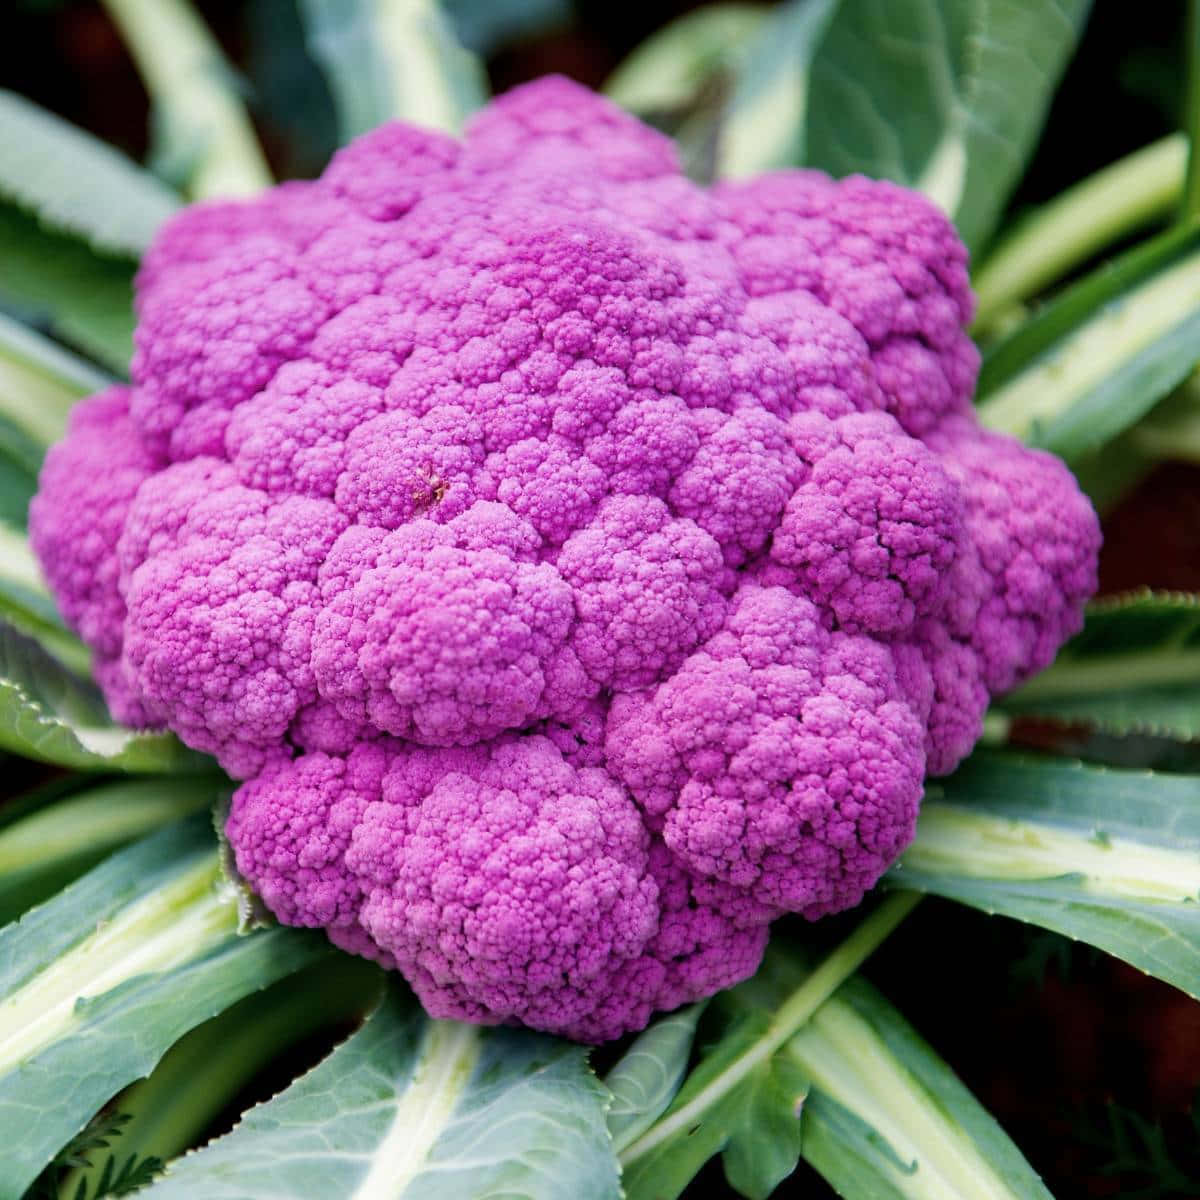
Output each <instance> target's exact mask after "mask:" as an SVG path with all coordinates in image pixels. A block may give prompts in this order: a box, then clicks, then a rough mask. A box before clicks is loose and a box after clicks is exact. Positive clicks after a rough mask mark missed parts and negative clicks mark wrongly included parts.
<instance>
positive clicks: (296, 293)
mask: <svg viewBox="0 0 1200 1200" xmlns="http://www.w3.org/2000/svg"><path fill="white" fill-rule="evenodd" d="M971 306H972V299H971V295H970V291H969V288H968V284H967V273H966V252H965V250H964V249H963V247H962V245H961V243H960V242H959V240H958V238H957V236H956V235H955V233H954V230H953V228H952V227H951V225H950V224H949V222H948V221H947V220H946V219H945V217H944V216H942V214H941V213H939V212H938V210H937V209H936V208H935V207H934V206H933V205H931V204H930V203H929V202H928V201H926V200H925V199H924V198H922V197H921V196H919V195H916V194H914V193H912V192H908V191H906V190H904V189H903V188H899V187H896V186H894V185H892V184H887V183H875V182H872V181H870V180H866V179H862V178H852V179H846V180H842V181H840V182H835V181H833V180H831V179H829V178H827V177H826V176H824V175H821V174H820V173H818V172H813V171H782V172H776V173H773V174H770V175H766V176H763V177H761V178H759V179H756V180H750V181H746V182H737V183H726V184H722V185H719V186H717V187H716V188H713V189H712V190H705V189H703V188H700V187H697V186H696V185H694V184H692V183H691V182H690V181H689V180H687V179H686V178H684V176H683V175H682V173H681V172H680V170H679V166H678V162H677V160H676V156H675V151H674V148H673V147H672V145H671V143H670V141H669V140H668V139H666V138H664V137H663V136H661V135H660V134H658V133H656V132H654V131H652V130H650V129H648V128H646V127H645V126H643V125H641V124H640V123H639V122H637V121H636V120H634V119H633V118H632V117H630V116H629V115H627V114H625V113H623V112H621V111H620V110H619V109H617V108H616V107H615V106H613V105H612V104H610V103H608V102H607V101H604V100H602V99H600V98H598V97H596V96H594V95H591V94H590V93H588V92H586V91H585V90H583V89H582V88H579V87H577V86H575V85H574V84H571V83H568V82H567V81H566V80H562V79H548V80H542V81H540V82H537V83H534V84H530V85H528V86H526V87H523V88H519V89H517V90H515V91H513V92H511V93H509V94H508V95H506V96H504V97H501V98H500V99H498V100H496V101H494V102H493V103H492V104H491V105H489V106H488V107H487V108H486V109H484V110H483V111H482V112H481V113H479V114H478V115H477V116H476V117H475V118H474V119H473V120H472V122H471V123H470V125H469V127H468V129H467V132H466V136H465V138H464V139H463V140H462V141H461V142H458V141H455V140H453V139H451V138H448V137H445V136H444V135H442V134H436V133H430V132H426V131H422V130H417V129H413V128H411V127H409V126H406V125H402V124H398V123H393V124H389V125H385V126H383V127H382V128H380V129H378V130H375V131H374V132H372V133H370V134H367V135H365V136H364V137H362V138H359V139H358V140H357V141H356V142H354V143H353V144H352V145H350V146H348V147H346V148H345V149H343V150H342V151H340V152H339V153H338V155H337V156H336V157H335V159H334V160H333V162H332V163H331V164H330V165H329V167H328V169H327V170H326V172H325V174H324V175H323V176H322V178H321V179H319V180H316V181H314V182H310V183H292V184H286V185H283V186H281V187H278V188H275V189H273V190H271V191H270V192H268V193H266V194H265V195H263V196H261V197H258V198H257V199H254V200H252V201H247V202H224V203H216V204H206V205H198V206H195V207H193V208H190V209H187V210H185V211H184V212H183V213H181V214H179V215H178V216H176V217H175V218H173V219H172V220H171V221H170V222H169V223H168V224H167V226H166V227H165V228H164V229H163V230H162V232H161V233H160V234H159V236H158V238H157V239H156V241H155V244H154V245H153V246H152V247H151V249H150V251H149V253H148V254H147V256H146V259H145V261H144V263H143V266H142V269H141V272H140V274H139V279H138V298H137V307H138V314H139V326H138V331H137V335H136V346H137V351H136V355H135V359H134V363H133V381H134V382H133V386H132V388H114V389H111V390H109V391H108V392H105V393H102V394H101V395H99V396H97V397H94V398H92V399H91V400H89V401H86V402H85V403H84V404H82V405H81V406H80V407H79V409H78V410H77V412H76V414H75V415H74V417H73V418H72V422H71V426H70V429H69V431H68V434H67V437H66V439H65V440H64V441H63V442H62V443H61V444H60V445H59V446H57V447H55V448H54V449H53V450H52V451H51V452H50V454H49V456H48V458H47V461H46V466H45V468H44V472H43V475H42V481H41V491H40V493H39V495H38V497H37V499H36V501H35V503H34V505H33V508H32V511H31V531H32V538H33V544H34V547H35V549H36V551H37V553H38V555H39V556H40V557H41V559H42V562H43V563H44V565H45V567H46V571H47V576H48V578H49V580H50V583H51V586H52V588H53V590H54V592H55V595H56V596H57V598H58V600H59V603H60V606H61V608H62V610H63V612H64V615H65V616H66V617H67V619H68V620H69V621H70V622H71V623H72V624H73V625H74V626H75V627H76V628H77V629H78V630H79V631H80V633H81V635H82V636H83V638H84V639H85V640H86V641H87V642H88V644H89V645H90V646H91V647H92V648H93V649H94V650H95V652H96V656H97V673H98V677H99V679H100V682H101V684H102V686H103V687H104V689H105V692H106V694H107V695H108V698H109V700H110V703H111V704H112V706H113V708H114V710H115V711H116V712H117V714H118V715H119V716H121V717H122V718H124V719H125V720H127V721H130V722H132V723H135V724H139V725H159V726H166V727H169V728H171V729H173V730H175V731H176V732H177V733H178V734H179V735H180V737H182V738H183V740H184V741H186V742H187V743H188V744H190V745H192V746H195V747H197V748H200V749H202V750H207V751H211V752H212V753H214V754H216V755H217V757H218V758H219V759H220V761H221V762H222V764H223V765H224V766H225V767H226V768H227V769H228V770H229V771H230V772H231V773H232V774H233V775H234V776H236V777H237V778H239V779H240V780H242V781H244V782H243V783H242V786H241V787H240V788H239V790H238V792H237V794H236V795H235V798H234V802H233V808H232V812H231V815H230V819H229V824H228V832H229V836H230V840H231V842H232V844H233V847H234V850H235V852H236V855H237V860H238V864H239V867H240V869H241V870H242V872H243V873H244V875H245V876H246V878H247V879H248V880H249V881H250V882H251V884H253V886H254V887H255V888H256V889H257V890H258V891H259V893H260V894H261V895H262V897H263V899H264V900H265V901H266V903H267V904H268V905H269V906H270V907H271V908H272V910H273V911H274V912H275V913H276V914H277V915H278V917H279V918H280V920H282V921H285V922H287V923H290V924H296V925H306V926H314V927H318V928H324V929H325V930H326V931H327V933H328V935H329V937H330V938H331V939H332V940H333V941H334V942H335V943H336V944H337V945H339V946H342V947H344V948H346V949H348V950H350V951H352V952H354V953H358V954H365V955H368V956H370V957H373V958H376V959H377V960H379V961H380V962H381V963H383V964H384V965H385V966H387V967H389V968H397V969H399V970H401V971H403V972H404V974H405V975H406V976H407V977H408V978H409V979H410V981H411V982H412V983H413V986H414V987H415V988H416V990H417V992H418V994H419V995H420V996H421V997H422V999H423V1001H424V1002H425V1004H426V1005H427V1007H428V1008H429V1010H430V1011H431V1012H434V1013H436V1014H438V1015H443V1016H455V1017H462V1018H466V1019H470V1020H476V1021H487V1022H497V1021H521V1022H524V1023H525V1024H528V1025H532V1026H535V1027H537V1028H541V1029H548V1030H552V1031H555V1032H558V1033H564V1034H567V1035H568V1036H571V1037H577V1038H582V1039H587V1040H603V1039H605V1038H611V1037H615V1036H617V1035H619V1034H621V1033H622V1032H625V1031H627V1030H630V1029H634V1028H638V1027H640V1026H641V1025H643V1024H644V1023H645V1022H646V1021H647V1020H648V1019H649V1017H650V1014H651V1013H652V1012H653V1011H655V1010H656V1009H661V1008H670V1007H674V1006H676V1005H678V1004H681V1003H684V1002H686V1001H689V1000H693V999H696V998H699V997H701V996H705V995H708V994H710V993H711V992H713V991H715V990H717V989H718V988H721V987H725V986H727V985H729V984H731V983H733V982H736V981H737V980H738V979H740V978H744V977H745V976H747V975H748V974H750V973H751V972H752V971H753V970H754V969H755V967H756V965H757V963H758V960H759V957H760V955H761V953H762V949H763V946H764V944H765V939H766V936H767V928H768V926H769V924H770V922H771V921H772V920H773V919H774V918H775V917H777V916H778V915H780V913H782V912H784V911H793V912H799V913H802V914H804V915H805V916H807V917H817V916H820V915H821V914H824V913H829V912H834V911H837V910H838V909H841V908H845V907H846V906H848V905H851V904H854V903H856V902H857V901H858V900H859V899H860V898H861V896H862V895H863V893H864V891H865V890H866V889H868V888H870V887H871V886H872V885H873V884H874V883H875V881H876V880H877V879H878V877H879V876H880V874H881V873H882V872H883V871H884V870H886V868H887V867H888V865H889V863H890V862H891V861H892V860H893V859H894V858H895V857H896V855H897V854H898V853H899V852H900V850H901V849H902V848H903V847H904V845H905V843H906V842H907V840H908V839H909V838H910V837H911V836H912V831H913V827H914V822H915V819H916V812H917V805H918V801H919V798H920V793H921V785H922V780H923V778H924V776H925V775H926V774H929V773H933V774H940V773H944V772H946V771H949V770H951V769H953V767H954V766H955V764H956V763H957V762H958V761H959V760H960V759H961V758H962V757H963V756H964V755H965V754H966V753H967V752H968V751H969V750H970V748H971V745H972V744H973V743H974V741H975V739H976V738H977V737H978V734H979V730H980V723H981V720H982V715H983V712H984V709H985V707H986V705H987V703H988V700H989V697H990V696H991V695H994V694H996V693H998V692H1000V691H1003V690H1005V689H1007V688H1010V687H1012V686H1015V685H1016V684H1017V683H1019V682H1020V681H1021V680H1022V679H1024V678H1026V677H1027V676H1028V675H1029V674H1031V673H1032V672H1034V671H1036V670H1038V669H1039V668H1040V667H1042V666H1044V665H1045V664H1046V663H1047V662H1049V660H1050V658H1051V657H1052V656H1053V654H1054V652H1055V650H1056V648H1057V647H1058V645H1060V644H1061V642H1062V641H1063V640H1064V639H1065V638H1066V637H1068V636H1069V635H1070V634H1071V633H1073V632H1074V631H1075V630H1076V629H1077V628H1078V627H1079V623H1080V620H1081V610H1082V604H1083V602H1084V600H1085V599H1086V597H1087V596H1088V595H1089V593H1090V592H1091V590H1092V589H1093V587H1094V585H1095V559H1096V552H1097V548H1098V530H1097V524H1096V519H1095V515H1094V514H1093V513H1092V511H1091V509H1090V507H1089V505H1088V504H1087V502H1086V500H1084V499H1083V497H1082V496H1081V495H1080V494H1079V491H1078V489H1077V488H1076V486H1075V484H1074V481H1073V480H1072V479H1071V477H1070V475H1069V474H1068V473H1067V471H1066V470H1065V468H1064V467H1063V466H1062V465H1061V464H1060V463H1058V462H1056V461H1055V460H1053V459H1052V458H1050V457H1049V456H1048V455H1044V454H1040V453H1038V452H1034V451H1029V450H1026V449H1024V448H1022V447H1021V446H1019V445H1018V444H1017V443H1016V442H1014V441H1012V440H1011V439H1008V438H1004V437H1001V436H999V435H996V434H987V433H983V432H982V431H981V430H980V429H979V428H978V426H977V425H976V423H975V420H974V417H973V415H972V413H971V409H970V397H971V392H972V389H973V387H974V381H975V373H976V369H977V365H978V355H977V353H976V351H975V348H974V346H973V344H972V342H971V340H970V338H969V337H968V336H967V334H966V332H965V326H966V323H967V322H968V321H969V319H970V315H971Z"/></svg>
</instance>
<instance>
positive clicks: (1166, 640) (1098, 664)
mask: <svg viewBox="0 0 1200 1200" xmlns="http://www.w3.org/2000/svg"><path fill="white" fill-rule="evenodd" d="M1000 703H1001V707H1003V708H1004V709H1005V710H1006V711H1007V712H1012V713H1027V714H1030V715H1032V716H1036V717H1038V718H1042V719H1045V718H1050V719H1053V720H1058V721H1067V722H1075V723H1079V724H1087V725H1094V726H1095V727H1096V728H1098V729H1100V730H1102V731H1103V732H1105V733H1112V734H1118V735H1121V734H1128V733H1145V734H1151V735H1153V736H1156V737H1171V738H1180V739H1185V740H1186V739H1191V738H1197V737H1200V596H1192V595H1186V594H1155V593H1153V592H1149V591H1146V592H1140V593H1135V594H1134V595H1132V596H1124V597H1117V598H1114V599H1111V600H1102V601H1099V602H1097V603H1094V604H1092V605H1091V606H1090V607H1089V609H1088V614H1087V620H1086V623H1085V624H1084V627H1083V632H1082V633H1080V634H1079V635H1078V636H1077V637H1075V638H1073V639H1072V640H1071V641H1070V642H1068V643H1067V644H1066V645H1065V646H1064V647H1063V648H1062V649H1061V650H1060V651H1059V654H1058V658H1057V659H1056V660H1055V662H1054V665H1053V666H1052V667H1051V668H1050V669H1049V670H1047V671H1044V672H1043V673H1042V674H1041V675H1039V676H1037V677H1036V678H1035V679H1033V680H1031V681H1030V682H1029V683H1027V684H1026V685H1025V686H1024V687H1022V688H1019V689H1018V690H1017V691H1015V692H1013V693H1011V694H1010V695H1008V696H1006V697H1004V699H1003V700H1002V701H1001V702H1000Z"/></svg>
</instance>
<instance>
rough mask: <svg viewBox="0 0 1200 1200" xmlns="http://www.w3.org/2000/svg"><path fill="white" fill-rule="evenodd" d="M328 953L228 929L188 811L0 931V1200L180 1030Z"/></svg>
mask: <svg viewBox="0 0 1200 1200" xmlns="http://www.w3.org/2000/svg"><path fill="white" fill-rule="evenodd" d="M328 953H330V951H329V949H328V946H327V945H326V944H325V943H324V942H323V941H322V940H321V939H319V938H318V937H317V936H316V935H310V934H305V933H301V932H298V931H295V930H283V929H275V930H270V931H263V932H259V933H255V934H252V935H250V936H247V937H241V936H239V935H238V933H237V904H236V902H235V900H234V899H233V897H232V895H231V894H230V891H229V889H228V888H227V886H225V885H224V884H223V882H222V878H221V872H220V866H219V863H218V861H217V854H216V850H215V847H214V843H213V837H212V833H211V830H210V828H209V826H208V821H207V819H206V818H205V817H204V816H201V815H197V816H196V817H193V818H191V819H189V820H188V821H185V822H183V823H182V824H179V825H174V826H171V827H170V828H168V829H164V830H162V831H160V832H159V833H156V834H154V835H152V836H151V837H149V838H146V839H145V840H143V841H140V842H137V843H136V844H134V845H133V846H130V847H127V848H126V849H124V850H120V851H118V852H117V853H116V854H114V855H113V856H112V857H110V858H109V859H107V860H106V861H105V862H103V863H102V864H101V865H100V866H98V867H96V868H95V869H94V870H93V871H91V872H89V873H88V874H87V875H85V876H84V877H83V878H82V879H80V880H78V881H77V882H76V883H73V884H72V885H71V886H70V887H68V888H67V889H66V890H65V891H63V892H60V893H59V894H58V895H57V896H55V897H54V899H53V900H51V901H49V902H48V903H47V904H44V905H42V906H41V907H39V908H35V909H33V910H31V911H30V912H28V913H27V914H26V915H25V916H24V917H22V918H21V920H20V921H18V922H17V923H16V924H14V925H9V926H8V927H6V928H5V929H3V930H0V981H3V982H2V983H0V989H2V990H0V1200H19V1197H20V1195H21V1193H22V1191H23V1190H24V1188H25V1187H26V1186H27V1185H28V1184H29V1182H30V1181H31V1180H32V1179H33V1178H34V1177H35V1176H36V1175H37V1174H38V1172H39V1171H40V1170H41V1169H42V1167H43V1166H45V1165H46V1163H47V1162H49V1161H50V1160H51V1159H52V1158H53V1157H54V1154H55V1152H56V1151H57V1150H58V1148H59V1147H60V1146H61V1145H63V1143H64V1142H66V1141H67V1140H68V1139H69V1138H71V1137H72V1136H73V1135H74V1134H76V1133H77V1132H78V1131H79V1130H80V1129H82V1128H83V1127H84V1125H86V1123H87V1121H88V1119H89V1118H90V1117H91V1116H92V1114H93V1113H95V1112H96V1110H97V1109H98V1108H99V1107H100V1106H101V1105H102V1104H103V1103H105V1102H106V1101H107V1100H108V1099H109V1098H110V1097H111V1096H113V1095H114V1094H115V1093H116V1092H117V1091H119V1090H120V1089H121V1088H122V1087H124V1086H125V1085H126V1084H128V1083H130V1082H132V1081H133V1080H135V1079H139V1078H141V1077H142V1076H144V1075H147V1074H148V1073H149V1072H150V1070H151V1069H152V1068H153V1066H154V1065H155V1063H156V1062H158V1060H159V1059H160V1058H161V1057H162V1055H163V1054H164V1053H165V1052H166V1050H167V1049H168V1047H170V1046H171V1045H172V1044H173V1043H174V1042H175V1041H177V1040H178V1039H179V1037H181V1036H182V1035H183V1034H184V1033H186V1032H187V1031H188V1030H189V1029H191V1028H193V1027H194V1026H196V1025H198V1024H200V1022H201V1021H205V1020H208V1019H209V1018H210V1017H213V1016H215V1015H216V1014H217V1013H219V1012H222V1011H224V1010H225V1009H226V1008H228V1007H229V1006H230V1005H231V1004H233V1003H235V1002H236V1001H238V1000H240V999H241V998H242V997H243V996H246V995H248V994H249V993H251V992H253V991H256V990H258V989H259V988H263V987H266V986H267V985H268V984H270V983H272V982H274V981H275V980H276V979H280V978H282V977H283V976H285V975H289V974H291V973H292V972H294V971H297V970H299V969H300V968H301V967H303V966H306V965H308V964H309V963H312V962H314V961H316V959H317V958H318V957H319V956H321V955H324V954H328Z"/></svg>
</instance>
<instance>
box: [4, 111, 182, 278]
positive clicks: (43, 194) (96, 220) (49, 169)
mask: <svg viewBox="0 0 1200 1200" xmlns="http://www.w3.org/2000/svg"><path fill="white" fill-rule="evenodd" d="M0 195H3V196H4V197H5V198H6V199H8V200H12V201H13V202H15V203H16V204H18V205H19V206H20V207H21V208H24V209H26V210H27V211H29V212H32V213H33V214H35V215H36V216H37V217H38V218H39V219H40V220H41V221H42V223H43V224H44V225H46V226H48V227H49V228H51V229H58V230H62V231H64V232H66V233H72V234H75V235H77V236H79V237H82V238H83V239H84V240H85V241H87V242H88V243H89V244H91V245H92V246H94V247H95V248H96V249H98V250H106V251H110V252H112V253H116V254H127V255H130V256H132V257H135V258H136V257H138V256H139V255H140V254H141V253H142V251H143V250H145V248H146V246H147V245H148V244H149V242H150V239H151V237H152V236H153V235H154V231H155V230H156V229H157V228H158V227H159V225H161V224H162V222H163V221H165V220H166V218H167V217H169V216H170V215H171V213H172V212H174V211H175V209H176V208H178V207H179V197H178V196H177V195H175V193H174V192H172V191H171V189H170V188H168V187H167V186H166V185H165V184H163V183H161V182H160V181H159V180H158V179H156V178H155V177H154V176H153V175H151V174H150V173H149V172H148V171H144V170H142V168H141V167H139V166H137V165H136V164H135V163H133V162H131V161H130V160H129V159H127V158H126V157H125V156H124V155H123V154H121V153H119V152H118V151H117V150H114V149H113V148H112V147H111V146H109V145H107V144H106V143H104V142H102V141H100V140H99V139H98V138H95V137H93V136H92V135H91V134H90V133H85V132H84V131H83V130H82V129H77V128H76V127H75V126H73V125H70V124H68V123H67V122H66V121H63V120H62V119H61V118H59V117H56V116H55V115H54V114H53V113H49V112H47V111H46V110H45V109H43V108H39V107H38V106H37V105H36V104H32V103H30V102H29V101H28V100H26V99H25V98H24V97H22V96H18V95H17V94H16V93H14V92H9V91H4V90H2V89H0Z"/></svg>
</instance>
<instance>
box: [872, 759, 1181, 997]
mask: <svg viewBox="0 0 1200 1200" xmlns="http://www.w3.org/2000/svg"><path fill="white" fill-rule="evenodd" d="M885 881H886V883H887V884H888V885H889V886H891V887H896V888H913V889H916V890H918V891H922V892H931V893H933V894H935V895H938V896H946V897H948V898H949V899H951V900H958V901H960V902H962V903H963V904H969V905H971V906H972V907H974V908H980V909H982V910H983V911H984V912H988V913H998V914H1000V915H1002V916H1007V917H1015V918H1016V919H1017V920H1020V921H1026V922H1029V923H1030V924H1033V925H1040V926H1042V927H1043V928H1045V929H1052V930H1054V931H1055V932H1056V933H1061V934H1064V935H1066V936H1067V937H1071V938H1075V939H1077V940H1079V941H1084V942H1087V943H1089V944H1090V945H1093V946H1097V947H1098V948H1099V949H1101V950H1104V951H1106V952H1107V953H1109V954H1113V955H1115V956H1116V957H1117V958H1121V959H1124V960H1125V961H1126V962H1128V963H1132V964H1133V966H1135V967H1138V968H1140V969H1141V970H1143V971H1145V972H1147V973H1148V974H1151V975H1154V976H1155V977H1156V978H1158V979H1163V980H1165V981H1166V982H1167V983H1171V984H1174V986H1175V987H1178V988H1181V989H1182V990H1183V991H1185V992H1187V993H1188V994H1189V995H1191V996H1200V905H1198V904H1197V903H1196V901H1197V899H1200V777H1198V776H1194V775H1175V774H1162V773H1154V772H1150V771H1132V770H1115V769H1106V768H1101V767H1089V766H1083V765H1081V764H1079V763H1071V762H1063V761H1056V760H1053V759H1046V760H1041V759H1033V758H1025V757H1021V756H1015V755H1011V754H1003V753H994V752H981V751H977V752H976V753H975V754H974V755H972V757H971V758H970V759H969V760H968V761H967V763H966V764H965V765H964V766H963V767H961V768H960V769H959V770H958V771H957V772H956V773H955V774H954V775H952V776H950V778H948V779H946V780H941V781H935V782H932V783H930V784H929V785H928V788H927V794H926V799H925V802H924V804H923V805H922V808H921V817H920V820H919V822H918V825H917V836H916V840H915V841H914V842H913V843H912V845H911V846H910V847H909V848H908V850H906V851H905V853H904V855H903V857H902V858H901V859H900V862H899V863H898V864H897V865H896V866H895V867H893V868H892V870H891V871H890V872H889V873H888V875H887V876H886V877H885Z"/></svg>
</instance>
